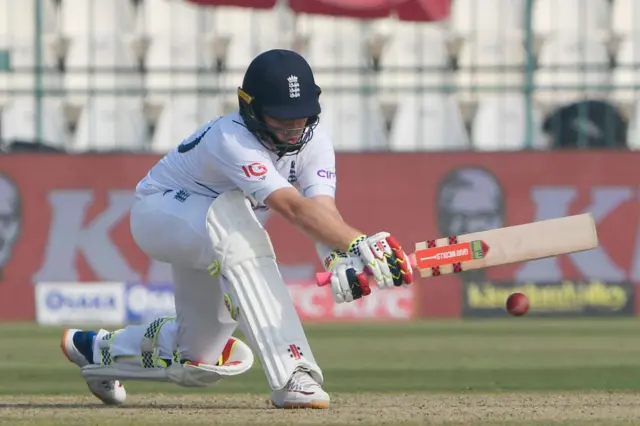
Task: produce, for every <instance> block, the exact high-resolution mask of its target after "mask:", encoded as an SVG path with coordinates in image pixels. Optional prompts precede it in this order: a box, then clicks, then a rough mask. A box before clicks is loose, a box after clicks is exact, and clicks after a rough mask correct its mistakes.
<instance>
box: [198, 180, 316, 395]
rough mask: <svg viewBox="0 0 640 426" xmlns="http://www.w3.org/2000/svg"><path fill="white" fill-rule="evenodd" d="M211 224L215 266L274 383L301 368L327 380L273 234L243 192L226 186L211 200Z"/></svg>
mask: <svg viewBox="0 0 640 426" xmlns="http://www.w3.org/2000/svg"><path fill="white" fill-rule="evenodd" d="M207 229H208V232H209V236H210V238H211V240H212V243H213V246H214V250H215V253H216V257H217V260H216V262H215V264H214V266H213V268H212V271H211V272H212V273H213V274H217V273H220V274H222V276H223V277H224V278H225V280H223V281H224V285H226V287H227V288H226V289H225V290H226V292H227V294H229V295H230V297H231V298H232V300H233V303H234V305H235V306H236V307H237V308H238V322H239V323H240V327H241V329H242V331H243V333H244V334H245V336H246V338H247V340H248V342H249V344H250V346H251V347H252V349H253V350H254V351H255V352H257V354H258V357H259V358H260V360H261V362H262V366H263V368H264V371H265V374H266V376H267V379H268V381H269V384H270V386H271V388H272V389H274V390H277V389H282V388H283V387H285V385H286V384H287V382H288V380H289V379H290V378H291V376H292V375H293V373H294V372H295V371H296V370H297V369H300V368H302V369H306V370H308V371H309V373H310V374H311V375H312V377H313V378H314V380H315V381H316V382H318V383H319V384H322V381H323V377H322V372H321V370H320V368H319V367H318V365H317V364H316V362H315V359H314V357H313V354H312V352H311V348H310V347H309V343H308V342H307V338H306V336H305V333H304V330H303V328H302V324H301V322H300V319H299V317H298V313H297V311H296V309H295V307H294V304H293V301H292V300H291V296H290V294H289V292H288V290H287V288H286V285H285V283H284V281H283V279H282V277H281V275H280V271H279V270H278V267H277V263H276V258H275V253H274V251H273V247H272V245H271V241H270V239H269V236H268V234H267V232H266V231H265V229H264V228H263V227H262V225H261V224H260V222H259V221H258V220H257V218H256V216H255V215H254V213H253V211H252V210H251V208H250V204H249V202H248V201H247V200H246V198H245V197H244V195H243V193H242V192H240V191H229V192H225V193H224V194H222V195H221V196H220V197H218V198H217V199H216V201H214V202H213V203H212V205H211V207H210V208H209V213H208V215H207Z"/></svg>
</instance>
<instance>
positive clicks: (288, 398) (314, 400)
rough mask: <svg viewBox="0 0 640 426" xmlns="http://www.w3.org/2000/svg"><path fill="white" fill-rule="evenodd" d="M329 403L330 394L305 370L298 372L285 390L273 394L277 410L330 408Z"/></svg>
mask: <svg viewBox="0 0 640 426" xmlns="http://www.w3.org/2000/svg"><path fill="white" fill-rule="evenodd" d="M329 401H330V398H329V394H328V393H326V392H325V391H324V390H322V388H321V387H320V385H319V384H318V382H316V381H315V380H314V379H313V377H311V374H310V373H309V372H308V371H306V370H304V369H299V370H296V371H295V372H294V373H293V375H292V376H291V379H289V381H288V382H287V384H286V385H285V387H284V388H283V389H280V390H275V391H273V392H272V393H271V403H272V404H273V405H274V406H275V407H277V408H329Z"/></svg>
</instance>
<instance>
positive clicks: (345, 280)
mask: <svg viewBox="0 0 640 426" xmlns="http://www.w3.org/2000/svg"><path fill="white" fill-rule="evenodd" d="M324 267H325V269H326V270H327V271H328V272H331V294H333V300H334V301H335V302H336V303H344V302H353V301H354V300H357V299H360V298H361V297H362V296H368V295H369V294H370V293H371V288H370V287H369V278H368V277H367V274H366V273H365V272H364V265H363V263H362V260H360V258H359V257H354V256H349V255H348V254H347V253H344V252H342V251H339V250H334V251H332V252H331V253H330V254H329V256H327V258H326V259H325V260H324Z"/></svg>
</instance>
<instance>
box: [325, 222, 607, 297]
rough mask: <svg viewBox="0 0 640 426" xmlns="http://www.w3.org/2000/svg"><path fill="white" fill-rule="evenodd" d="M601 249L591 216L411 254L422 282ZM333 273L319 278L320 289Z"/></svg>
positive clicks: (421, 247) (423, 246)
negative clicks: (423, 280)
mask: <svg viewBox="0 0 640 426" xmlns="http://www.w3.org/2000/svg"><path fill="white" fill-rule="evenodd" d="M596 247H598V232H597V229H596V225H595V221H594V220H593V217H592V216H591V214H589V213H584V214H579V215H573V216H565V217H561V218H557V219H548V220H543V221H539V222H531V223H526V224H523V225H515V226H508V227H504V228H497V229H491V230H488V231H482V232H474V233H470V234H464V235H459V236H451V237H445V238H440V239H437V240H427V241H422V242H419V243H416V245H415V253H412V254H409V255H408V256H409V260H410V262H411V265H412V266H413V268H414V270H417V271H418V272H419V273H420V276H421V277H423V278H427V277H434V276H439V275H445V274H452V273H458V272H463V271H469V270H472V269H480V268H488V267H491V266H499V265H507V264H509V263H516V262H526V261H529V260H536V259H543V258H546V257H553V256H559V255H562V254H569V253H577V252H581V251H586V250H591V249H594V248H596ZM330 278H331V273H330V272H320V273H318V274H316V280H317V283H318V285H319V286H324V285H327V284H328V283H329V280H330Z"/></svg>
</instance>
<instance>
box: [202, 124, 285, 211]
mask: <svg viewBox="0 0 640 426" xmlns="http://www.w3.org/2000/svg"><path fill="white" fill-rule="evenodd" d="M220 136H221V137H220V138H219V139H218V140H219V141H220V143H217V144H215V145H213V144H210V145H208V146H207V151H208V153H209V154H210V155H211V156H212V158H213V159H214V162H215V164H214V166H215V167H217V168H219V170H220V171H221V172H223V173H224V174H225V176H227V177H228V178H229V179H230V180H231V181H232V182H233V183H234V184H235V185H237V186H238V188H240V189H241V190H242V191H243V192H244V193H245V195H247V196H251V197H253V198H255V199H256V200H257V201H259V202H261V203H263V202H264V200H265V199H266V198H267V197H268V196H269V195H270V194H271V193H273V192H274V191H276V190H278V189H280V188H288V187H290V188H293V186H292V185H291V184H290V183H289V182H288V181H287V180H286V179H285V178H284V177H283V176H282V175H281V174H280V173H278V170H277V169H276V167H275V165H274V164H273V161H271V159H270V158H269V154H268V153H267V152H266V151H265V150H261V149H259V148H257V147H255V146H252V144H249V143H247V142H246V141H245V140H242V139H241V136H238V135H236V134H232V133H223V132H221V135H220Z"/></svg>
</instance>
